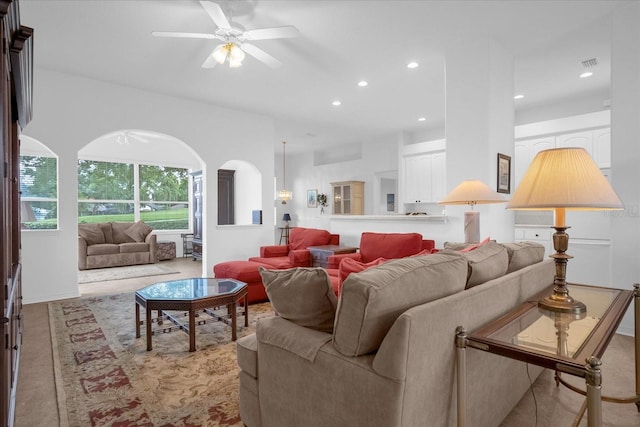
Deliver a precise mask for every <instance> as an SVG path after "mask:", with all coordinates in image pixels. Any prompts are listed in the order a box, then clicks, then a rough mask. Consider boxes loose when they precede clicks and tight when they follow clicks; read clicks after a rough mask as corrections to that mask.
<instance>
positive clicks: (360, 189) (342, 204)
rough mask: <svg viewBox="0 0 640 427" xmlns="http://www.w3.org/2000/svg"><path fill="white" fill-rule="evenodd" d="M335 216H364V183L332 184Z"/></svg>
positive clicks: (346, 182) (345, 182) (344, 182)
mask: <svg viewBox="0 0 640 427" xmlns="http://www.w3.org/2000/svg"><path fill="white" fill-rule="evenodd" d="M331 188H332V193H333V213H334V214H335V215H362V214H364V181H343V182H332V183H331Z"/></svg>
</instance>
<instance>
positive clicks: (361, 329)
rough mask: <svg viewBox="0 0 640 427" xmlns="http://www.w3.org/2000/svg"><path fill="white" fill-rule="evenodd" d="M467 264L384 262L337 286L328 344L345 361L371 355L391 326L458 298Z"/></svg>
mask: <svg viewBox="0 0 640 427" xmlns="http://www.w3.org/2000/svg"><path fill="white" fill-rule="evenodd" d="M466 281H467V261H466V260H465V259H464V258H463V257H462V256H461V255H460V254H458V253H444V254H434V255H429V256H423V257H414V258H402V259H397V260H392V261H388V262H385V263H384V264H381V265H379V266H377V267H374V268H370V269H368V270H365V271H363V272H361V273H354V274H350V275H349V277H347V279H346V280H345V281H344V283H343V284H342V291H341V293H340V299H339V301H338V309H337V311H336V320H335V326H334V330H333V342H334V345H335V348H336V350H338V351H339V352H340V353H342V354H344V355H345V356H359V355H362V354H367V353H371V352H373V351H376V350H377V349H378V347H379V346H380V343H381V342H382V340H383V339H384V337H385V336H386V334H387V332H388V331H389V329H390V328H391V326H392V325H393V322H395V320H396V319H397V318H398V316H400V314H402V313H403V312H404V311H406V310H407V309H409V308H411V307H415V306H417V305H421V304H424V303H426V302H428V301H432V300H435V299H439V298H442V297H445V296H447V295H451V294H454V293H456V292H460V291H462V290H463V289H464V287H465V284H466Z"/></svg>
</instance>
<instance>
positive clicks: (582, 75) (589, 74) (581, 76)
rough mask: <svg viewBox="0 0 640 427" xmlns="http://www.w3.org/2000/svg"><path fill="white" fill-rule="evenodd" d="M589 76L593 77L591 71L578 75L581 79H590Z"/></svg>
mask: <svg viewBox="0 0 640 427" xmlns="http://www.w3.org/2000/svg"><path fill="white" fill-rule="evenodd" d="M591 76H593V73H592V72H591V71H585V72H584V73H582V74H580V78H581V79H584V78H587V77H591Z"/></svg>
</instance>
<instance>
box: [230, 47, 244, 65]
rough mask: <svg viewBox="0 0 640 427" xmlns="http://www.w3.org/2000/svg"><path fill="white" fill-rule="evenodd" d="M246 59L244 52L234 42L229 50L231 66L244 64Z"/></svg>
mask: <svg viewBox="0 0 640 427" xmlns="http://www.w3.org/2000/svg"><path fill="white" fill-rule="evenodd" d="M243 60H244V52H243V51H242V49H240V48H239V47H238V46H236V45H235V44H232V46H231V50H229V67H231V68H237V67H240V66H241V65H242V61H243Z"/></svg>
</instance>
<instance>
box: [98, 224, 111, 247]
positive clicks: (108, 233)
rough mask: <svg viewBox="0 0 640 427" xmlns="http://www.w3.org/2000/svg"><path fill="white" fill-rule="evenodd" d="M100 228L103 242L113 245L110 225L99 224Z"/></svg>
mask: <svg viewBox="0 0 640 427" xmlns="http://www.w3.org/2000/svg"><path fill="white" fill-rule="evenodd" d="M100 228H101V229H102V234H104V242H105V243H113V229H112V228H111V223H110V222H103V223H100Z"/></svg>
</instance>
